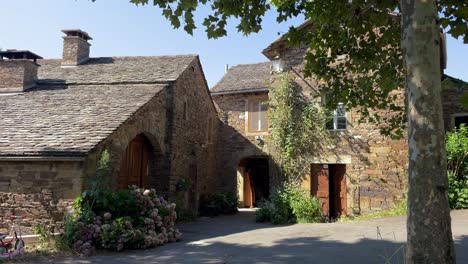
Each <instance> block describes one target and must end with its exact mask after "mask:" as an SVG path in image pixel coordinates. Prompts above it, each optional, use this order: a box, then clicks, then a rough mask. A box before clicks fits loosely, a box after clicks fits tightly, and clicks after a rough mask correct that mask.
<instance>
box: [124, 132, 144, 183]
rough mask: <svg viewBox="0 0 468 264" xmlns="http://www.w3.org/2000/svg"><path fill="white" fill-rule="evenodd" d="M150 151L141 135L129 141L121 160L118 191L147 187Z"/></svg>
mask: <svg viewBox="0 0 468 264" xmlns="http://www.w3.org/2000/svg"><path fill="white" fill-rule="evenodd" d="M150 150H151V147H150V145H149V143H148V140H147V139H146V138H145V136H143V135H138V136H136V137H135V138H134V139H133V140H132V141H130V143H129V144H128V146H127V149H126V150H125V153H124V154H123V155H122V159H121V165H120V174H119V177H118V188H119V189H124V188H127V187H128V186H130V185H136V186H138V187H145V186H147V185H148V176H149V175H148V174H149V159H150Z"/></svg>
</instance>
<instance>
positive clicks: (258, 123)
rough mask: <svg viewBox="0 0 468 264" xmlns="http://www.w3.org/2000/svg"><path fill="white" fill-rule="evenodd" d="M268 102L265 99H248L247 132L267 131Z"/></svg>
mask: <svg viewBox="0 0 468 264" xmlns="http://www.w3.org/2000/svg"><path fill="white" fill-rule="evenodd" d="M267 112H268V104H267V102H266V101H248V116H247V121H248V125H247V126H248V128H247V131H248V132H267V131H268V113H267Z"/></svg>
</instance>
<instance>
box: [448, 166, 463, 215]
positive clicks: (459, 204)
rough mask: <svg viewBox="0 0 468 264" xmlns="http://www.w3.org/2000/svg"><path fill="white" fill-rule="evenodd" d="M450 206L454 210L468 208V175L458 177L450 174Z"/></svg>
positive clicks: (451, 172) (450, 172)
mask: <svg viewBox="0 0 468 264" xmlns="http://www.w3.org/2000/svg"><path fill="white" fill-rule="evenodd" d="M448 182H449V194H448V198H449V204H450V208H452V209H467V208H468V175H463V176H461V177H460V176H458V177H457V175H456V174H455V173H453V171H449V172H448Z"/></svg>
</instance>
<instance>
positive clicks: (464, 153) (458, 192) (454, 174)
mask: <svg viewBox="0 0 468 264" xmlns="http://www.w3.org/2000/svg"><path fill="white" fill-rule="evenodd" d="M446 150H447V174H448V182H449V193H448V198H449V204H450V208H452V209H467V208H468V127H466V126H465V125H464V124H462V125H461V126H460V128H458V129H455V130H453V131H452V132H449V133H447V140H446Z"/></svg>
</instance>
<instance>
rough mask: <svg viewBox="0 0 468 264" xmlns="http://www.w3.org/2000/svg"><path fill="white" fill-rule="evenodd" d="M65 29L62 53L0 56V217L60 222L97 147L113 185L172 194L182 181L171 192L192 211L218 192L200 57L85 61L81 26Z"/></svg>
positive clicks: (89, 172)
mask: <svg viewBox="0 0 468 264" xmlns="http://www.w3.org/2000/svg"><path fill="white" fill-rule="evenodd" d="M63 32H64V33H65V36H64V37H63V43H64V45H63V58H61V59H42V58H41V57H40V56H38V55H36V54H34V53H32V52H29V51H18V50H7V51H3V52H0V117H1V118H0V204H1V207H0V223H3V222H4V221H3V217H5V216H6V215H9V214H16V215H24V216H27V218H28V222H27V223H26V224H27V225H30V226H32V225H34V224H37V223H50V222H51V221H53V220H57V221H59V220H61V219H62V217H63V213H64V211H66V210H67V209H69V206H70V205H71V204H72V202H73V200H74V199H75V198H76V197H77V196H78V195H79V194H80V193H81V191H83V190H84V188H85V187H86V184H87V182H88V180H89V179H90V178H91V177H93V176H94V175H95V172H96V168H97V164H98V160H99V158H100V156H101V153H102V152H103V150H104V149H107V150H109V153H110V154H111V163H112V167H113V171H112V177H113V179H114V182H115V185H116V188H122V187H126V186H128V185H137V186H141V187H148V188H156V189H157V190H158V192H159V193H160V194H162V195H165V196H169V197H170V198H171V197H174V195H175V194H176V193H177V191H178V190H177V183H178V182H179V181H180V180H181V179H189V180H190V181H191V182H192V187H191V190H189V191H188V192H187V193H185V194H184V195H183V196H182V197H181V198H180V197H179V198H180V199H182V200H183V201H184V206H186V207H187V208H188V209H191V210H194V211H195V210H196V209H197V204H198V198H199V196H200V195H203V194H206V193H211V192H213V191H215V190H217V189H218V188H219V184H218V182H217V179H218V178H217V177H216V176H217V174H216V163H215V161H216V160H215V157H216V155H215V144H214V143H215V142H216V140H217V136H218V134H217V130H216V124H217V120H218V119H217V113H216V109H215V107H214V104H213V102H212V100H211V97H210V93H209V90H208V86H207V82H206V80H205V77H204V73H203V70H202V67H201V64H200V60H199V57H198V56H196V55H181V56H158V57H105V58H91V57H90V46H91V44H90V43H89V41H90V40H91V39H92V38H91V37H90V36H89V35H88V34H87V33H86V32H84V31H81V30H64V31H63ZM50 219H53V220H50ZM0 228H2V227H1V226H0Z"/></svg>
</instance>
